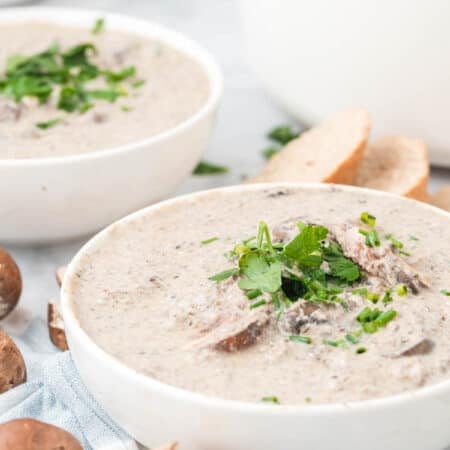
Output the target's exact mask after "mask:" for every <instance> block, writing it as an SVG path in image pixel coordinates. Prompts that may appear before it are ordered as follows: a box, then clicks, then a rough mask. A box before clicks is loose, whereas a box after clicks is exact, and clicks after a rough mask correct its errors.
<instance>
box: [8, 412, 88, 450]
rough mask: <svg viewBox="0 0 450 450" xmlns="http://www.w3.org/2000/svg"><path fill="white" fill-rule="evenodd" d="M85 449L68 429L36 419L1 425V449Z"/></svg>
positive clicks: (19, 420) (18, 420)
mask: <svg viewBox="0 0 450 450" xmlns="http://www.w3.org/2000/svg"><path fill="white" fill-rule="evenodd" d="M13 449H17V450H19V449H20V450H56V449H57V450H83V448H82V447H81V445H80V443H79V442H78V440H77V439H75V438H74V437H73V436H72V435H71V434H70V433H68V432H67V431H65V430H63V429H61V428H58V427H55V426H54V425H50V424H48V423H44V422H40V421H38V420H34V419H16V420H11V421H10V422H6V423H3V424H1V425H0V450H13Z"/></svg>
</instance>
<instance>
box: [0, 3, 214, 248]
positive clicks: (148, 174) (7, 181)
mask: <svg viewBox="0 0 450 450" xmlns="http://www.w3.org/2000/svg"><path fill="white" fill-rule="evenodd" d="M98 17H105V18H106V21H107V24H108V27H109V28H111V29H117V30H124V31H129V32H133V33H137V34H140V35H142V36H146V37H150V38H156V39H159V40H161V41H163V42H165V43H167V44H169V45H171V46H172V47H175V48H177V49H179V50H181V51H183V52H184V53H186V54H188V55H190V56H191V57H192V58H193V59H194V60H196V61H197V62H198V63H199V64H201V66H202V67H203V68H204V70H205V71H206V73H207V76H208V79H209V81H210V86H211V89H210V95H209V97H208V99H207V101H206V103H205V104H204V105H203V107H202V108H201V109H200V110H199V111H198V112H197V113H195V114H194V115H193V116H192V117H190V118H189V119H188V120H186V121H184V122H182V123H181V124H179V125H178V126H176V127H174V128H171V129H168V130H167V131H165V132H163V133H160V134H158V135H156V136H152V137H149V138H147V139H143V140H139V141H134V142H130V143H129V144H127V145H123V146H120V147H116V148H110V149H98V151H95V152H91V153H85V154H80V155H70V156H62V157H51V158H33V159H17V160H0V217H1V220H0V241H2V242H5V241H6V242H22V243H26V242H43V241H55V240H62V239H66V238H69V237H74V236H80V235H84V234H87V233H91V232H94V231H97V230H99V229H100V228H102V227H104V226H106V225H107V224H109V223H111V222H112V221H114V220H116V219H118V218H119V217H122V216H124V215H125V214H128V213H130V212H131V211H135V210H136V209H139V208H142V207H144V206H146V205H149V204H151V203H153V202H155V201H159V200H161V199H162V198H164V197H165V196H167V195H168V194H169V193H170V192H171V191H173V189H174V188H175V187H176V186H177V185H178V184H179V183H180V181H181V180H183V178H185V177H186V176H187V175H188V174H189V173H190V172H191V171H192V169H193V168H194V167H195V165H196V163H197V161H198V160H199V158H200V156H201V154H202V152H203V151H204V149H205V147H206V144H207V142H208V139H209V137H210V133H211V131H212V128H213V125H214V119H215V113H216V110H217V107H218V104H219V100H220V97H221V95H222V75H221V72H220V69H219V68H218V66H217V64H216V62H215V60H214V58H213V57H212V56H211V55H210V54H209V53H207V52H206V51H205V50H203V49H202V48H201V47H199V46H198V45H197V44H195V43H194V42H192V41H191V40H189V39H187V38H186V37H184V36H182V35H181V34H179V33H176V32H174V31H172V30H169V29H167V28H164V27H162V26H159V25H157V24H154V23H151V22H148V21H145V20H140V19H136V18H132V17H128V16H124V15H119V14H110V13H105V12H103V11H91V10H76V9H66V8H24V9H21V8H11V9H5V10H1V11H0V24H3V23H14V22H20V21H24V20H36V21H46V22H47V21H48V22H52V23H57V24H65V25H75V26H85V27H91V26H92V24H93V23H94V21H95V19H97V18H98Z"/></svg>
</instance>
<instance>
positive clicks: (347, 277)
mask: <svg viewBox="0 0 450 450" xmlns="http://www.w3.org/2000/svg"><path fill="white" fill-rule="evenodd" d="M323 255H324V260H325V261H326V262H327V263H328V265H329V267H330V271H331V275H333V276H334V277H336V278H338V279H339V280H343V281H348V282H353V281H356V280H358V279H359V278H360V277H361V272H360V270H359V267H358V265H357V264H355V263H354V262H353V261H352V260H351V259H349V258H346V257H345V256H344V253H343V252H342V248H341V247H340V245H339V244H337V243H335V242H330V244H329V245H328V246H327V247H324V249H323Z"/></svg>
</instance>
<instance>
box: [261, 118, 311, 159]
mask: <svg viewBox="0 0 450 450" xmlns="http://www.w3.org/2000/svg"><path fill="white" fill-rule="evenodd" d="M303 131H305V129H303V130H301V131H300V130H298V129H296V128H294V127H292V126H291V125H280V126H278V127H275V128H273V129H272V130H271V131H270V132H269V133H267V138H268V139H269V140H270V141H271V142H272V144H271V145H270V146H269V147H267V148H265V149H264V150H263V151H262V156H263V158H264V159H266V160H269V159H270V158H272V156H274V155H275V154H277V153H278V152H279V151H280V150H281V148H282V147H283V146H284V145H286V144H288V143H289V142H291V141H292V140H293V139H295V138H297V137H299V136H300V134H301V133H302V132H303Z"/></svg>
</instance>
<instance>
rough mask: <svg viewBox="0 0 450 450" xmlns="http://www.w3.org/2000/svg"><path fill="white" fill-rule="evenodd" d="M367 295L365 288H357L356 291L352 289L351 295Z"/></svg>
mask: <svg viewBox="0 0 450 450" xmlns="http://www.w3.org/2000/svg"><path fill="white" fill-rule="evenodd" d="M368 293H369V291H368V290H367V288H364V287H363V288H357V289H353V291H352V294H354V295H364V296H366V295H367V294H368Z"/></svg>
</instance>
